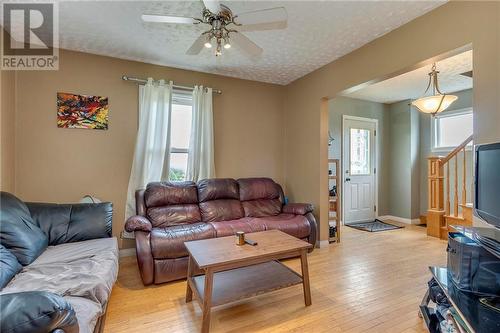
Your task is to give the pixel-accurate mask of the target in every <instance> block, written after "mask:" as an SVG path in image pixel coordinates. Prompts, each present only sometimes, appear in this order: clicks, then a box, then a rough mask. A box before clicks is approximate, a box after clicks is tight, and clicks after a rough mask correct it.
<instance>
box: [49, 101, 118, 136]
mask: <svg viewBox="0 0 500 333" xmlns="http://www.w3.org/2000/svg"><path fill="white" fill-rule="evenodd" d="M108 111H109V109H108V98H107V97H101V96H89V95H75V94H68V93H57V127H61V128H87V129H100V130H107V129H108Z"/></svg>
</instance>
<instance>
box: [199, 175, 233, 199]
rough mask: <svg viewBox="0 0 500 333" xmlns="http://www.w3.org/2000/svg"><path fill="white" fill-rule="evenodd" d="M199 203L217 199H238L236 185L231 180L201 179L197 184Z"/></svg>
mask: <svg viewBox="0 0 500 333" xmlns="http://www.w3.org/2000/svg"><path fill="white" fill-rule="evenodd" d="M198 198H199V200H200V202H205V201H211V200H217V199H236V200H239V199H240V195H239V192H238V183H237V182H236V180H234V179H231V178H214V179H203V180H200V181H199V182H198Z"/></svg>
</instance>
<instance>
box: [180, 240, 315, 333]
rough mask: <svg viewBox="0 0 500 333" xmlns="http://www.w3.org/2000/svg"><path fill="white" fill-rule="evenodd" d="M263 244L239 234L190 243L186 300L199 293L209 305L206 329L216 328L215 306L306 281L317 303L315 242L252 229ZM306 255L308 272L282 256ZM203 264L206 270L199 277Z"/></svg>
mask: <svg viewBox="0 0 500 333" xmlns="http://www.w3.org/2000/svg"><path fill="white" fill-rule="evenodd" d="M245 236H246V238H248V239H251V240H254V241H256V242H257V243H258V245H256V246H251V245H248V244H245V245H242V246H238V245H236V238H235V236H229V237H221V238H212V239H204V240H197V241H191V242H185V243H184V244H185V245H186V247H187V250H188V252H189V265H188V276H187V290H186V302H191V301H192V299H193V295H194V297H195V299H196V300H197V301H198V303H199V304H200V307H201V309H202V310H203V321H202V325H201V332H203V333H205V332H208V331H209V329H210V312H211V309H212V308H213V307H216V306H219V305H223V304H227V303H229V302H233V301H237V300H241V299H244V298H248V297H252V296H256V295H260V294H263V293H266V292H270V291H273V290H277V289H281V288H286V287H290V286H293V285H296V284H300V283H302V285H303V289H304V302H305V304H306V306H308V305H311V290H310V287H309V272H308V267H307V250H308V249H309V248H311V247H312V245H311V244H309V243H307V242H305V241H303V240H300V239H298V238H295V237H293V236H290V235H287V234H285V233H284V232H281V231H278V230H269V231H262V232H255V233H251V234H246V235H245ZM295 256H297V257H300V260H301V267H302V272H301V273H302V274H298V273H297V272H295V271H293V270H292V269H290V268H288V267H287V266H285V265H283V264H282V263H280V262H279V261H278V260H279V259H283V258H290V257H295ZM196 266H198V268H200V269H201V270H202V271H204V273H205V274H204V275H198V276H195V275H194V272H195V268H196Z"/></svg>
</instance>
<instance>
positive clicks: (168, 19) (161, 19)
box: [141, 14, 196, 24]
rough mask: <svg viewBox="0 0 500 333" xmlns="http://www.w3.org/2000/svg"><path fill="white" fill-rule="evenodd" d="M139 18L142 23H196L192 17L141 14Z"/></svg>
mask: <svg viewBox="0 0 500 333" xmlns="http://www.w3.org/2000/svg"><path fill="white" fill-rule="evenodd" d="M141 18H142V20H143V21H144V22H154V23H180V24H193V23H195V22H196V20H195V19H193V18H192V17H183V16H170V15H154V14H143V15H142V16H141Z"/></svg>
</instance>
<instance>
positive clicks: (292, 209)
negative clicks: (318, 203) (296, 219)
mask: <svg viewBox="0 0 500 333" xmlns="http://www.w3.org/2000/svg"><path fill="white" fill-rule="evenodd" d="M313 210H314V206H313V205H312V204H306V203H289V204H287V205H284V206H283V213H285V214H295V215H306V214H307V213H311V212H312V211H313Z"/></svg>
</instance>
